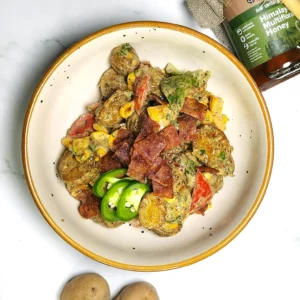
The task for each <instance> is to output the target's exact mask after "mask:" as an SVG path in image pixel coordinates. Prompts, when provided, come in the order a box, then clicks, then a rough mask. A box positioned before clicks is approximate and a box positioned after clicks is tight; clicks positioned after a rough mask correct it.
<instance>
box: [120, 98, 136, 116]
mask: <svg viewBox="0 0 300 300" xmlns="http://www.w3.org/2000/svg"><path fill="white" fill-rule="evenodd" d="M133 112H134V101H130V102H127V103H125V104H123V105H122V106H121V108H120V115H121V117H122V118H124V119H127V118H129V117H130V116H131V115H132V113H133Z"/></svg>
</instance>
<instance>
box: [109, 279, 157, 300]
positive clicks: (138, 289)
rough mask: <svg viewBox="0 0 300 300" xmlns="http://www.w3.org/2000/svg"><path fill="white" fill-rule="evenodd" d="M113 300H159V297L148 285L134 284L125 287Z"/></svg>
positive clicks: (151, 286) (145, 283)
mask: <svg viewBox="0 0 300 300" xmlns="http://www.w3.org/2000/svg"><path fill="white" fill-rule="evenodd" d="M115 300H159V296H158V294H157V291H156V289H155V287H154V286H153V285H151V284H150V283H148V282H136V283H132V284H129V285H127V286H126V287H125V288H124V289H123V290H122V292H121V293H120V295H119V296H117V298H115Z"/></svg>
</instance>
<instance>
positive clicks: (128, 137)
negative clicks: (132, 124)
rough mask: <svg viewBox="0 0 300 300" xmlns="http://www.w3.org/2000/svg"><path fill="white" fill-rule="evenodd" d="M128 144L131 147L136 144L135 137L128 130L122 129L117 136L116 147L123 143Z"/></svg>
mask: <svg viewBox="0 0 300 300" xmlns="http://www.w3.org/2000/svg"><path fill="white" fill-rule="evenodd" d="M124 141H126V142H128V144H129V145H132V144H133V142H134V137H133V133H132V132H131V131H130V130H128V129H126V128H121V129H120V130H119V131H118V133H117V136H116V138H115V140H114V145H117V144H119V143H121V142H124Z"/></svg>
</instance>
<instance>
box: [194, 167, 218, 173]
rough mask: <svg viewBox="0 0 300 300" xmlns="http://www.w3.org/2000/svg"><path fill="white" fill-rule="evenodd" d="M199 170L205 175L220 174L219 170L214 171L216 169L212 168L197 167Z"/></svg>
mask: <svg viewBox="0 0 300 300" xmlns="http://www.w3.org/2000/svg"><path fill="white" fill-rule="evenodd" d="M197 169H198V170H199V171H200V172H201V173H204V172H207V173H211V174H218V173H219V170H217V169H214V168H210V167H204V166H201V167H197Z"/></svg>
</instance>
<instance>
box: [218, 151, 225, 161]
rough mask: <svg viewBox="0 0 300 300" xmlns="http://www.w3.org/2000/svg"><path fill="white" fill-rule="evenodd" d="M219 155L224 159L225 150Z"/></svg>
mask: <svg viewBox="0 0 300 300" xmlns="http://www.w3.org/2000/svg"><path fill="white" fill-rule="evenodd" d="M219 157H220V158H221V159H222V160H224V159H225V152H221V153H220V155H219Z"/></svg>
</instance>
